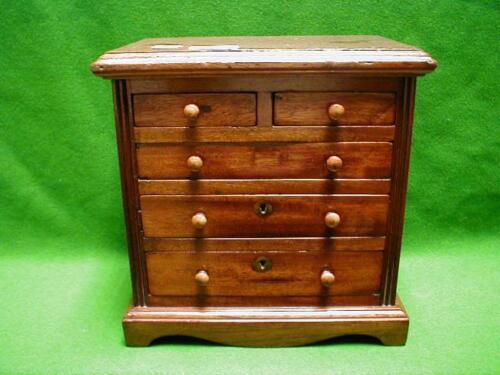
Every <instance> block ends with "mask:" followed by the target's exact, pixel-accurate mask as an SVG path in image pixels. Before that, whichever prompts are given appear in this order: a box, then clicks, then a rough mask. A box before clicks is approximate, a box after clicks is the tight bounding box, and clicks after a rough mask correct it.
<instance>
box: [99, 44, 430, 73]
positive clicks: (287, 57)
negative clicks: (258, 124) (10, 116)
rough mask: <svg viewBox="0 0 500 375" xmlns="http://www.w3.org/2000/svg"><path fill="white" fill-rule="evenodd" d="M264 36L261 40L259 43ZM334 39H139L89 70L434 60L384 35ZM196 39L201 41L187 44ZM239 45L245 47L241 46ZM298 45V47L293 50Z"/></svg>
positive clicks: (333, 67) (305, 68) (346, 68)
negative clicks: (178, 45)
mask: <svg viewBox="0 0 500 375" xmlns="http://www.w3.org/2000/svg"><path fill="white" fill-rule="evenodd" d="M266 38H267V41H266V42H265V43H264V45H262V41H263V40H264V39H266ZM297 38H299V39H301V43H299V44H298V43H297ZM336 38H338V37H337V36H335V37H332V36H316V37H259V38H258V40H256V39H255V38H254V39H252V38H251V37H250V39H249V37H245V38H243V39H241V38H237V37H231V38H226V39H225V42H226V43H224V44H226V45H227V44H230V45H233V44H235V48H228V47H227V46H226V47H224V46H222V47H221V46H217V45H213V43H219V42H221V41H222V40H221V39H219V41H216V40H214V39H203V40H197V41H195V40H194V39H191V40H189V39H183V40H182V39H181V40H179V39H169V40H160V39H156V40H144V41H142V42H138V43H137V44H135V45H131V46H127V47H124V48H122V49H120V50H115V51H110V52H109V53H107V54H105V55H103V56H101V57H100V58H99V59H98V60H97V61H96V62H95V63H93V64H92V66H91V68H92V71H93V72H94V73H95V74H97V75H100V76H103V77H129V78H131V77H141V76H142V77H151V76H154V75H161V76H165V75H168V74H172V73H185V74H189V73H197V74H202V73H205V74H206V73H227V72H228V71H230V72H231V73H232V74H235V73H237V72H241V73H247V72H248V71H259V72H262V73H264V74H269V73H272V72H276V71H278V72H280V71H281V72H282V71H298V72H310V71H318V72H325V71H327V72H336V73H352V72H357V73H364V74H373V73H377V74H385V75H388V74H401V75H403V74H405V75H410V74H423V73H426V72H429V71H432V70H434V69H435V68H436V65H437V64H436V61H435V60H434V59H432V58H431V57H430V56H429V54H427V53H426V52H425V51H422V50H420V49H417V48H415V47H411V46H404V47H401V44H399V43H395V42H394V41H391V40H388V39H385V38H381V37H375V38H374V37H372V36H359V35H355V36H344V37H343V38H342V40H341V42H340V43H339V42H338V39H336ZM200 43H201V44H202V46H197V45H193V44H200ZM163 44H174V45H176V44H181V48H173V49H172V48H164V47H163V48H162V45H163ZM245 45H247V46H249V47H248V48H244V47H243V48H242V46H245ZM298 45H300V46H304V47H302V48H300V49H294V48H296V46H298ZM396 45H399V47H395V46H396ZM203 46H204V47H203ZM367 46H369V47H367ZM193 47H194V49H193ZM200 47H201V48H200ZM137 51H140V52H139V53H137Z"/></svg>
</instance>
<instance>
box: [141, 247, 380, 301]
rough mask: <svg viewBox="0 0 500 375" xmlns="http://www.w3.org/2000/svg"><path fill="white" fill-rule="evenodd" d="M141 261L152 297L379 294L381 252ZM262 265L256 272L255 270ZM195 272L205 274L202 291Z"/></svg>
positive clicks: (192, 255) (175, 255)
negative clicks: (326, 282)
mask: <svg viewBox="0 0 500 375" xmlns="http://www.w3.org/2000/svg"><path fill="white" fill-rule="evenodd" d="M146 261H147V269H148V281H149V282H148V284H149V292H150V294H152V295H155V296H195V295H200V296H248V297H255V296H262V297H270V296H275V297H278V296H318V295H321V294H331V295H358V294H373V293H376V292H378V291H379V289H380V281H381V271H382V261H383V252H379V251H378V252H373V251H368V252H319V253H318V252H307V251H306V252H293V253H291V252H256V253H237V252H232V253H226V252H225V253H217V252H170V253H148V254H147V256H146ZM264 261H265V262H266V264H267V265H268V268H267V269H266V270H264V271H262V270H261V268H259V267H258V266H256V265H258V264H261V263H262V262H264ZM200 270H203V271H206V273H207V274H208V281H207V282H206V284H205V285H203V286H202V285H200V283H199V282H197V281H196V279H195V276H196V274H197V273H198V272H199V271H200ZM258 270H259V271H258ZM324 270H329V271H330V272H332V273H333V275H334V277H335V279H334V282H333V284H332V285H331V286H330V287H325V286H322V283H321V274H322V272H323V271H324Z"/></svg>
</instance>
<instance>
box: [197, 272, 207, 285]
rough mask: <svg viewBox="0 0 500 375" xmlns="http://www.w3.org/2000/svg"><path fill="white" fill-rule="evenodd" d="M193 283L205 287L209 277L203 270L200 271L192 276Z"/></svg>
mask: <svg viewBox="0 0 500 375" xmlns="http://www.w3.org/2000/svg"><path fill="white" fill-rule="evenodd" d="M194 281H195V282H196V283H197V284H198V285H200V286H207V285H208V282H209V281H210V276H208V272H207V271H205V270H200V271H198V272H196V274H195V275H194Z"/></svg>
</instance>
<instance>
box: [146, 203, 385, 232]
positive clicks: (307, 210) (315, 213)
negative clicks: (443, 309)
mask: <svg viewBox="0 0 500 375" xmlns="http://www.w3.org/2000/svg"><path fill="white" fill-rule="evenodd" d="M258 202H268V203H270V204H272V206H273V211H272V213H271V214H270V215H267V216H261V215H257V214H256V213H255V211H254V206H255V204H256V203H258ZM388 207H389V197H388V196H385V195H367V196H362V195H350V196H348V195H309V196H296V195H226V196H216V195H209V196H207V195H204V196H193V195H170V196H161V195H143V196H141V213H142V224H143V230H144V235H145V236H146V237H287V236H294V237H317V236H383V235H384V234H385V231H386V220H387V212H388ZM330 211H333V212H336V213H337V214H338V215H339V216H340V217H341V218H342V221H341V222H340V224H339V225H338V226H337V227H335V228H334V230H333V231H332V229H331V228H329V227H327V226H326V225H325V215H326V214H327V213H328V212H330ZM199 212H201V213H203V214H204V215H206V217H207V222H206V225H205V226H204V227H203V230H198V229H197V228H194V227H193V224H192V223H191V217H192V215H194V214H195V213H199Z"/></svg>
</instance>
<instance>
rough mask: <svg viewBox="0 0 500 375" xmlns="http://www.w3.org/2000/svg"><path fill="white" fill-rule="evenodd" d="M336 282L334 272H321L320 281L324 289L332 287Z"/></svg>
mask: <svg viewBox="0 0 500 375" xmlns="http://www.w3.org/2000/svg"><path fill="white" fill-rule="evenodd" d="M335 280H336V277H335V275H334V274H333V272H332V271H330V270H324V271H323V272H321V276H320V281H321V285H323V286H324V287H326V288H329V287H331V286H332V285H333V283H334V282H335Z"/></svg>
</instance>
